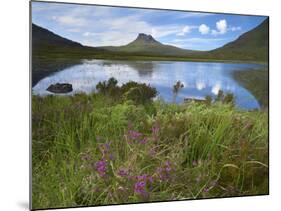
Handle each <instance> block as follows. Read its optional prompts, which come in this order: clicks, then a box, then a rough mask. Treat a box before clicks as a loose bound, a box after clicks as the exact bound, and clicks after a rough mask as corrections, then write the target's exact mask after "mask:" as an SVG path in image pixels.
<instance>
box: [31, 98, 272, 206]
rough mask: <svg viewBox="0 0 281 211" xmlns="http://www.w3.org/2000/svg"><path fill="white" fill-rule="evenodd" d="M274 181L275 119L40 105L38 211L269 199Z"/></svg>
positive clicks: (214, 108)
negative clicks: (271, 126)
mask: <svg viewBox="0 0 281 211" xmlns="http://www.w3.org/2000/svg"><path fill="white" fill-rule="evenodd" d="M99 161H102V162H99ZM98 162H99V163H98ZM97 164H99V165H103V166H100V167H99V168H98V169H97ZM268 179H269V178H268V116H267V113H266V112H263V111H242V110H238V109H236V108H235V107H233V106H231V105H227V104H222V103H220V102H217V103H213V104H210V105H206V104H202V103H188V104H182V105H176V104H166V103H164V102H162V101H155V102H150V103H145V104H135V103H133V102H132V101H123V100H118V99H112V97H110V96H107V95H102V94H98V93H93V94H91V95H84V94H77V95H74V96H46V97H39V96H32V187H33V188H32V199H33V201H32V204H33V206H32V207H33V209H38V208H51V207H69V206H81V205H104V204H120V203H134V202H144V201H166V200H182V199H198V198H213V197H228V196H243V195H256V194H268V191H269V190H268Z"/></svg>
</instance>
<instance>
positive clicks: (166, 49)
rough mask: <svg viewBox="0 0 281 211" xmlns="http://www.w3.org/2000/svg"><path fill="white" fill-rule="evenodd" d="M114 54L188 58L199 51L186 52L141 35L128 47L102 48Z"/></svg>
mask: <svg viewBox="0 0 281 211" xmlns="http://www.w3.org/2000/svg"><path fill="white" fill-rule="evenodd" d="M101 48H103V49H106V50H110V51H114V52H122V53H124V52H126V53H133V54H136V55H152V56H181V57H182V56H188V55H190V54H193V53H195V52H198V51H192V50H186V49H182V48H178V47H175V46H172V45H164V44H162V43H161V42H159V41H157V40H155V39H154V38H153V37H152V36H151V35H147V34H144V33H139V35H138V36H137V38H136V39H135V40H134V41H132V42H130V43H129V44H127V45H123V46H106V47H101Z"/></svg>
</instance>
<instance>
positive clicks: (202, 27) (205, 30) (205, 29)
mask: <svg viewBox="0 0 281 211" xmlns="http://www.w3.org/2000/svg"><path fill="white" fill-rule="evenodd" d="M198 30H199V32H200V33H201V34H208V33H209V31H210V27H208V26H207V25H206V24H201V25H200V26H199V29H198Z"/></svg>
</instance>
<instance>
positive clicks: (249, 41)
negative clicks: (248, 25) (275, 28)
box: [209, 18, 269, 61]
mask: <svg viewBox="0 0 281 211" xmlns="http://www.w3.org/2000/svg"><path fill="white" fill-rule="evenodd" d="M268 40H269V19H268V18H267V19H266V20H264V21H263V22H262V23H261V24H260V25H258V26H257V27H256V28H254V29H252V30H250V31H248V32H246V33H244V34H242V35H241V36H240V37H238V39H236V40H235V41H233V42H230V43H228V44H226V45H224V46H222V47H220V48H217V49H215V50H213V51H210V52H209V53H210V54H211V55H212V56H213V57H216V58H220V59H236V58H238V59H240V58H242V59H243V60H252V61H260V60H261V61H267V58H268Z"/></svg>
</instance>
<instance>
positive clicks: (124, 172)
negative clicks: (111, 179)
mask: <svg viewBox="0 0 281 211" xmlns="http://www.w3.org/2000/svg"><path fill="white" fill-rule="evenodd" d="M118 175H119V176H121V177H127V176H128V175H129V172H128V170H127V169H123V168H121V169H119V171H118Z"/></svg>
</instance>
